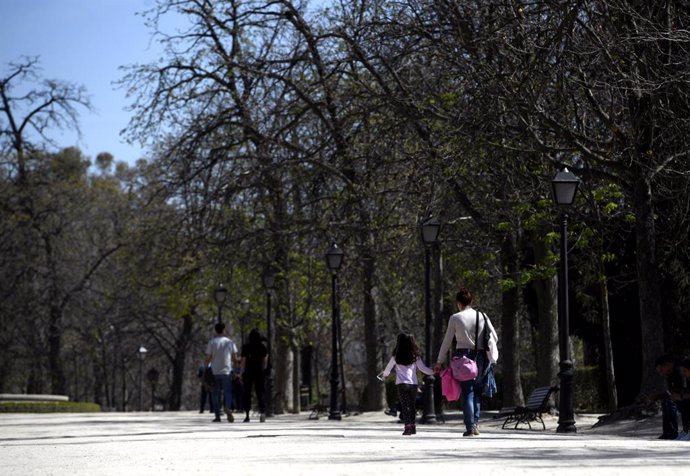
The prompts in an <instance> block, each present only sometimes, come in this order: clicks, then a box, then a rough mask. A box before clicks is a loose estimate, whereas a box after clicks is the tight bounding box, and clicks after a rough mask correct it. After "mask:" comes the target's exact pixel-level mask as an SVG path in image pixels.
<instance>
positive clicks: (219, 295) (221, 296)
mask: <svg viewBox="0 0 690 476" xmlns="http://www.w3.org/2000/svg"><path fill="white" fill-rule="evenodd" d="M227 297H228V290H227V289H225V286H223V285H222V284H221V285H219V286H218V287H217V288H216V289H214V290H213V299H214V300H215V301H216V304H217V305H218V324H220V323H221V322H223V303H224V302H225V299H226V298H227Z"/></svg>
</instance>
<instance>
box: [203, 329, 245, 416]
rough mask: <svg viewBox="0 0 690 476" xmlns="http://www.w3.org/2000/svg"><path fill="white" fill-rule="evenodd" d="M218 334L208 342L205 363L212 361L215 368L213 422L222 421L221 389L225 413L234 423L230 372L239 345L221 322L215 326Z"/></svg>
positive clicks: (212, 366) (212, 367)
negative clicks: (226, 333)
mask: <svg viewBox="0 0 690 476" xmlns="http://www.w3.org/2000/svg"><path fill="white" fill-rule="evenodd" d="M215 330H216V336H215V337H214V338H213V339H211V340H210V341H209V342H208V345H207V346H206V361H205V362H204V365H206V366H208V364H209V363H211V369H212V370H213V378H214V385H213V398H212V401H213V410H214V411H215V414H216V418H215V419H214V420H213V422H215V423H217V422H220V409H221V405H220V395H221V391H222V392H223V396H224V398H225V401H224V402H223V403H224V405H225V414H226V415H227V417H228V422H230V423H232V422H233V421H234V418H233V416H232V385H231V382H230V372H231V371H232V364H233V362H234V360H235V358H236V357H235V356H236V354H237V346H236V345H235V343H234V342H233V341H232V340H231V339H229V338H228V337H226V336H224V335H223V332H224V331H225V324H223V323H221V322H219V323H218V324H216V326H215Z"/></svg>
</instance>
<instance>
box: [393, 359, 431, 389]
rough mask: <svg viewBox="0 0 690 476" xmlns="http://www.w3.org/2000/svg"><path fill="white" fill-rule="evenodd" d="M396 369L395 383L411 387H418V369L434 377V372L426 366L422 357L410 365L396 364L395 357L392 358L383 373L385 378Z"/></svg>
mask: <svg viewBox="0 0 690 476" xmlns="http://www.w3.org/2000/svg"><path fill="white" fill-rule="evenodd" d="M393 367H395V383H396V385H397V384H401V383H406V384H409V385H417V369H419V370H421V371H422V372H424V373H425V374H427V375H433V373H434V371H433V370H432V369H430V368H429V367H427V366H426V365H424V362H423V361H422V358H421V357H417V360H416V361H415V362H414V363H413V364H410V365H399V364H397V363H396V362H395V357H391V360H389V361H388V365H386V368H385V369H384V371H383V378H386V377H388V376H389V375H390V373H391V370H393Z"/></svg>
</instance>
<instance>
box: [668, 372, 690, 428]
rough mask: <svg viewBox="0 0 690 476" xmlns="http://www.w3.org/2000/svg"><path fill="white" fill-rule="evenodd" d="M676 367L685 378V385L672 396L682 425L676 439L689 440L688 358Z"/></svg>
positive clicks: (689, 391) (689, 396)
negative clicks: (681, 429)
mask: <svg viewBox="0 0 690 476" xmlns="http://www.w3.org/2000/svg"><path fill="white" fill-rule="evenodd" d="M678 367H679V369H680V373H681V375H682V376H683V378H684V379H685V387H683V388H682V389H681V390H679V391H678V392H677V393H675V394H674V395H673V396H672V398H673V399H674V400H675V401H676V402H677V403H676V405H678V410H679V411H680V421H681V423H682V425H683V431H682V432H681V433H679V434H678V438H676V439H677V440H681V441H690V389H688V382H690V359H683V360H682V361H681V362H680V363H679V364H678Z"/></svg>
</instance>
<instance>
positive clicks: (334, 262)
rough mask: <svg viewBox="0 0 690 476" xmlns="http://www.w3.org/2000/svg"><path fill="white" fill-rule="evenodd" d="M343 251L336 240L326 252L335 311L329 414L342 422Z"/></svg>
mask: <svg viewBox="0 0 690 476" xmlns="http://www.w3.org/2000/svg"><path fill="white" fill-rule="evenodd" d="M343 255H344V253H343V250H341V249H340V248H338V245H337V243H336V242H335V239H333V241H332V242H331V247H330V248H329V249H328V251H327V252H326V265H327V266H328V269H329V270H330V271H331V307H332V310H333V322H332V325H331V406H330V411H329V413H328V419H329V420H340V419H342V416H341V414H340V410H338V383H339V381H340V378H339V376H338V322H339V315H338V314H339V309H338V269H339V268H340V265H341V264H342V263H343Z"/></svg>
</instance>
